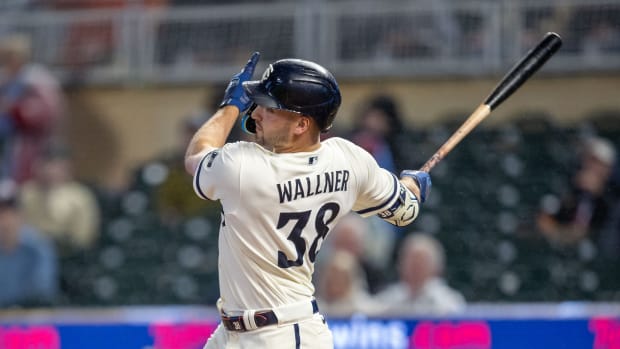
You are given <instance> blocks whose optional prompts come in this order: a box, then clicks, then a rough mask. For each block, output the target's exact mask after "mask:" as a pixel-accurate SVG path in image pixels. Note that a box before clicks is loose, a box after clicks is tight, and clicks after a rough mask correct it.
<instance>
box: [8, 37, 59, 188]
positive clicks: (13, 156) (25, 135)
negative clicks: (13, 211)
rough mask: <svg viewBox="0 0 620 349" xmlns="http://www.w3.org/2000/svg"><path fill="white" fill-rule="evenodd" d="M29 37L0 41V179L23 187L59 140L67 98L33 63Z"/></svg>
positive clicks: (44, 71)
mask: <svg viewBox="0 0 620 349" xmlns="http://www.w3.org/2000/svg"><path fill="white" fill-rule="evenodd" d="M30 55H31V47H30V39H29V37H28V36H25V35H20V34H13V35H9V36H6V37H3V38H0V144H1V145H0V147H1V152H2V162H1V163H0V176H3V177H11V178H13V179H14V180H16V181H17V182H18V183H20V184H21V183H23V182H24V181H26V180H28V179H30V178H31V176H32V171H33V163H34V161H35V159H36V158H37V157H38V156H39V154H40V153H41V152H42V151H43V149H45V147H46V146H47V145H48V143H49V142H51V141H52V140H54V139H56V138H58V137H60V136H61V135H60V133H61V132H60V131H61V130H60V129H61V119H62V116H63V113H64V95H63V92H62V89H61V87H60V85H59V83H58V81H57V79H56V78H55V77H54V76H53V75H52V74H51V73H49V72H48V70H47V69H46V68H45V67H43V66H42V65H40V64H35V63H32V62H30Z"/></svg>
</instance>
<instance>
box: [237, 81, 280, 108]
mask: <svg viewBox="0 0 620 349" xmlns="http://www.w3.org/2000/svg"><path fill="white" fill-rule="evenodd" d="M242 86H243V89H244V90H245V92H246V93H247V94H248V97H250V99H251V100H252V102H254V103H256V104H258V105H260V106H263V107H267V108H275V109H282V106H281V105H280V104H279V103H278V101H277V100H276V99H275V98H274V97H272V96H270V95H269V92H268V91H267V89H265V86H264V85H263V84H262V83H261V81H260V80H253V81H245V82H243V84H242Z"/></svg>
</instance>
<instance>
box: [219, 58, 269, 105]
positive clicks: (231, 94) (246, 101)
mask: <svg viewBox="0 0 620 349" xmlns="http://www.w3.org/2000/svg"><path fill="white" fill-rule="evenodd" d="M259 56H260V53H258V52H254V53H253V54H252V57H250V59H249V60H248V63H247V64H246V65H245V67H243V69H241V71H240V72H239V73H237V74H235V75H234V76H233V77H232V79H231V80H230V82H229V83H228V87H226V92H224V99H223V100H222V103H220V108H221V107H223V106H226V105H234V106H236V107H237V108H239V112H240V113H243V112H244V111H246V110H247V109H248V108H250V106H251V105H252V101H251V100H250V97H248V95H247V94H246V93H245V91H244V90H243V87H242V86H241V85H242V84H243V82H244V81H248V80H250V79H251V78H252V75H253V74H254V68H256V63H258V58H259Z"/></svg>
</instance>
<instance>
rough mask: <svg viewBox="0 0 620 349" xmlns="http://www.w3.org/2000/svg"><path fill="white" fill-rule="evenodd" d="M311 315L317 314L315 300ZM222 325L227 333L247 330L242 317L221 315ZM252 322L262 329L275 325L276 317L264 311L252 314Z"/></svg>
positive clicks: (271, 311)
mask: <svg viewBox="0 0 620 349" xmlns="http://www.w3.org/2000/svg"><path fill="white" fill-rule="evenodd" d="M311 303H312V313H313V314H316V313H318V312H319V306H318V305H317V303H316V300H315V299H313V300H312V302H311ZM221 317H222V324H223V325H224V327H226V329H227V330H229V331H236V332H245V331H248V329H247V328H246V327H245V322H244V321H243V315H241V316H228V315H225V314H222V315H221ZM254 322H255V323H256V327H257V328H258V327H264V326H269V325H276V324H277V323H278V317H277V316H276V314H275V313H274V312H273V310H266V311H257V312H256V313H254Z"/></svg>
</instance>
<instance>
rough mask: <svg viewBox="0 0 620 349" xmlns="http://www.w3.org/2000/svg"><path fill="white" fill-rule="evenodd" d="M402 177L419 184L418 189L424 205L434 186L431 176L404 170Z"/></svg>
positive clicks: (425, 173) (421, 172) (422, 172)
mask: <svg viewBox="0 0 620 349" xmlns="http://www.w3.org/2000/svg"><path fill="white" fill-rule="evenodd" d="M400 177H401V178H402V177H409V178H411V179H413V180H414V181H415V182H416V183H417V184H418V188H420V203H424V202H425V201H426V198H427V197H428V195H429V194H430V192H431V187H432V186H433V183H432V182H431V176H430V175H429V174H428V173H427V172H424V171H416V170H404V171H402V172H401V173H400Z"/></svg>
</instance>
